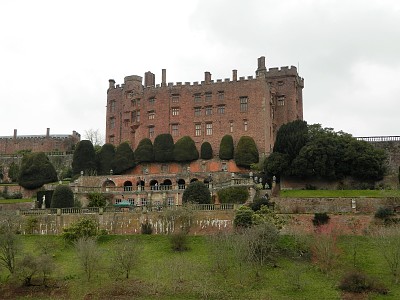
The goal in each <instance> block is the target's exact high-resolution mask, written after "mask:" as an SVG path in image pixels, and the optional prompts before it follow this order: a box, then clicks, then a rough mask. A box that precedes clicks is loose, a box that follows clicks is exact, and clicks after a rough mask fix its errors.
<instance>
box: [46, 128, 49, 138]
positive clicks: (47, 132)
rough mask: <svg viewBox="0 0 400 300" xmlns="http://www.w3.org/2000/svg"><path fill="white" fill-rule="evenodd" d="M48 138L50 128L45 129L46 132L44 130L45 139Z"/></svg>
mask: <svg viewBox="0 0 400 300" xmlns="http://www.w3.org/2000/svg"><path fill="white" fill-rule="evenodd" d="M49 137H50V128H47V130H46V138H49Z"/></svg>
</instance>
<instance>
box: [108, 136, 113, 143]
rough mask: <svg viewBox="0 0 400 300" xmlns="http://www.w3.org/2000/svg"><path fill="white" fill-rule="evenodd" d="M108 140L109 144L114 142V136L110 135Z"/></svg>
mask: <svg viewBox="0 0 400 300" xmlns="http://www.w3.org/2000/svg"><path fill="white" fill-rule="evenodd" d="M108 141H109V142H110V144H113V143H114V137H113V136H110V137H109V139H108Z"/></svg>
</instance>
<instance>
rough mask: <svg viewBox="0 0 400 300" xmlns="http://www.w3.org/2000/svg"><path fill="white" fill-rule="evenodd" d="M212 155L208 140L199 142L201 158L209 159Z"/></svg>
mask: <svg viewBox="0 0 400 300" xmlns="http://www.w3.org/2000/svg"><path fill="white" fill-rule="evenodd" d="M212 156H213V150H212V147H211V144H210V143H209V142H204V143H203V144H201V148H200V157H201V158H202V159H211V158H212Z"/></svg>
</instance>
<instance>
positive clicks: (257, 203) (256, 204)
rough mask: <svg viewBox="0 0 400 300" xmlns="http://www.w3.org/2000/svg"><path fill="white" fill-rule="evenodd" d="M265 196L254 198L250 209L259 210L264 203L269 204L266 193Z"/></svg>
mask: <svg viewBox="0 0 400 300" xmlns="http://www.w3.org/2000/svg"><path fill="white" fill-rule="evenodd" d="M266 195H267V196H263V197H261V198H256V199H255V200H254V201H253V203H251V205H250V207H251V209H252V210H254V211H259V210H260V209H261V206H263V205H266V206H268V204H269V198H268V194H266Z"/></svg>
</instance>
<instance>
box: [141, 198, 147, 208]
mask: <svg viewBox="0 0 400 300" xmlns="http://www.w3.org/2000/svg"><path fill="white" fill-rule="evenodd" d="M140 205H142V206H146V205H147V199H146V198H140Z"/></svg>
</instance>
